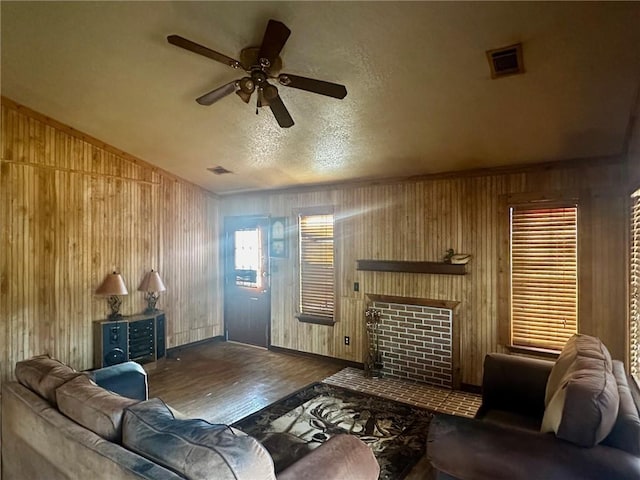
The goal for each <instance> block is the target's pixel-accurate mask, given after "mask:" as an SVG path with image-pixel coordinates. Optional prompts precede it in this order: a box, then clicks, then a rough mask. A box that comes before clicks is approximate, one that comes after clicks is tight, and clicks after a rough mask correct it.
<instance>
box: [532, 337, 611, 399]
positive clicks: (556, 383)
mask: <svg viewBox="0 0 640 480" xmlns="http://www.w3.org/2000/svg"><path fill="white" fill-rule="evenodd" d="M578 357H589V358H595V359H598V360H602V361H603V362H605V365H606V367H607V369H608V371H611V368H612V367H611V355H610V354H609V350H607V347H606V346H605V345H604V343H602V341H600V339H599V338H597V337H591V336H589V335H579V334H576V335H573V336H572V337H571V338H570V339H569V340H567V343H566V344H565V346H564V348H563V349H562V352H560V356H559V357H558V359H557V360H556V363H555V364H554V365H553V368H552V369H551V373H550V374H549V379H548V380H547V389H546V393H545V399H544V404H545V407H546V406H547V405H549V402H550V401H551V398H552V397H553V396H554V395H555V394H556V392H557V391H558V389H559V388H560V387H561V385H562V379H563V377H564V376H565V375H566V374H567V372H568V371H569V369H571V367H572V365H573V363H574V362H575V360H576V358H578Z"/></svg>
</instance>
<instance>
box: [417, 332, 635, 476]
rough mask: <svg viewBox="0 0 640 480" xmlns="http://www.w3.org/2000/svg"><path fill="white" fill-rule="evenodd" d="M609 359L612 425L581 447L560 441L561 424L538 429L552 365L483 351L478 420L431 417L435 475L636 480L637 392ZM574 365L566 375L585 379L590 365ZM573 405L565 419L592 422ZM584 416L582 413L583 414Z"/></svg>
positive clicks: (429, 451)
mask: <svg viewBox="0 0 640 480" xmlns="http://www.w3.org/2000/svg"><path fill="white" fill-rule="evenodd" d="M582 340H584V338H582ZM605 350H606V348H605ZM607 354H608V352H607ZM588 356H589V353H587V357H588ZM588 360H589V361H591V360H593V359H588ZM609 362H610V364H609V365H610V367H611V368H610V369H611V372H610V373H611V374H612V375H609V376H608V377H607V378H609V379H613V378H614V377H615V382H613V381H611V380H610V381H609V383H613V390H617V395H618V396H616V397H615V398H616V401H617V405H616V406H615V408H614V410H615V411H614V412H613V415H614V419H613V420H612V421H615V425H614V426H613V428H612V429H610V432H609V433H608V435H607V436H606V438H604V440H602V441H599V442H598V443H597V444H595V445H593V446H590V447H585V446H580V445H579V444H576V443H575V442H572V441H567V440H564V439H562V438H558V436H561V437H562V436H566V435H564V433H565V432H563V430H562V428H565V427H563V426H562V425H561V427H560V429H559V430H558V433H556V434H554V433H553V432H552V433H541V431H540V428H541V424H542V422H543V417H544V414H545V394H547V395H549V394H548V393H547V392H546V390H547V383H548V380H549V377H550V374H551V372H552V368H553V367H554V362H551V361H544V360H536V359H531V358H526V357H518V356H514V355H504V354H489V355H487V357H486V358H485V362H484V377H483V385H482V406H481V408H480V409H479V411H478V413H477V415H476V418H462V417H455V416H451V415H436V417H435V418H434V419H433V421H432V423H431V426H430V429H429V439H428V445H427V455H428V456H429V459H430V461H431V464H432V466H433V467H434V470H435V471H436V474H435V475H436V478H437V479H438V480H445V479H446V480H451V479H459V480H485V479H486V480H489V479H490V480H500V479H505V480H507V479H508V480H520V479H522V480H524V479H544V480H555V479H557V480H573V479H575V480H590V479H593V480H618V479H620V480H632V479H635V480H638V479H640V417H639V414H638V410H639V405H640V393H639V392H638V389H637V386H636V384H635V383H634V382H633V380H632V379H631V378H629V377H628V376H627V375H626V374H625V371H624V366H623V364H622V363H621V362H618V361H615V360H614V361H611V360H609ZM595 363H596V364H599V362H597V361H596V362H595ZM605 363H606V362H603V364H605ZM572 368H573V370H571V369H570V370H569V373H568V374H567V375H568V376H569V377H571V376H573V378H576V377H577V378H579V379H584V378H586V377H587V376H588V375H590V373H589V371H588V370H585V369H581V368H578V367H572ZM571 381H574V380H571V379H568V378H566V377H565V378H563V382H564V383H562V382H561V384H560V386H559V388H560V389H565V390H566V389H567V388H568V387H567V386H568V385H569V383H570V382H571ZM615 387H617V388H615ZM551 393H553V392H551ZM601 396H602V395H601ZM567 398H568V397H567ZM571 402H573V403H571ZM571 402H568V403H567V404H565V405H564V411H563V412H562V413H563V420H562V421H564V418H565V416H568V415H570V416H572V417H573V418H572V421H574V422H575V423H576V424H577V425H578V428H582V426H583V424H587V423H589V422H588V420H589V419H588V415H587V414H586V413H584V412H581V411H579V409H578V411H573V412H567V410H569V409H571V408H573V409H574V410H576V408H575V406H576V403H575V398H574V399H573V400H572V401H571ZM591 403H593V402H591ZM580 405H585V404H580ZM588 405H590V404H588ZM581 408H583V407H582V406H581ZM588 408H589V406H587V408H583V409H584V410H588ZM596 413H597V415H599V414H600V412H596ZM583 414H584V418H582V417H581V416H582V415H583ZM570 420H571V419H570ZM570 420H567V423H569V421H570ZM565 430H566V428H565ZM567 437H568V438H570V436H567ZM578 443H582V442H580V441H578Z"/></svg>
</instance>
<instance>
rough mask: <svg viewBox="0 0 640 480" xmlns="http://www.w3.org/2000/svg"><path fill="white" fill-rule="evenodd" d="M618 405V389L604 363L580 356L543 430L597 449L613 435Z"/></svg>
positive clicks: (549, 410)
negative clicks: (598, 445)
mask: <svg viewBox="0 0 640 480" xmlns="http://www.w3.org/2000/svg"><path fill="white" fill-rule="evenodd" d="M618 403H619V395H618V386H617V384H616V380H615V377H614V376H613V373H611V372H610V371H607V369H606V365H605V362H604V360H598V359H595V358H589V357H578V358H576V360H575V362H574V364H573V366H572V367H571V369H570V370H569V371H568V372H567V374H566V375H565V377H564V378H563V379H562V382H561V387H560V388H559V389H558V391H556V393H555V395H554V396H553V397H552V399H551V401H550V402H549V405H548V406H547V408H546V409H545V412H544V417H543V419H542V426H541V428H540V430H541V431H542V432H555V434H556V436H557V437H558V438H561V439H563V440H567V441H569V442H572V443H575V444H576V445H580V446H582V447H593V446H594V445H597V444H598V443H600V442H601V441H602V440H604V439H605V438H606V437H607V435H609V433H610V432H611V429H612V428H613V425H614V423H615V421H616V417H617V416H618Z"/></svg>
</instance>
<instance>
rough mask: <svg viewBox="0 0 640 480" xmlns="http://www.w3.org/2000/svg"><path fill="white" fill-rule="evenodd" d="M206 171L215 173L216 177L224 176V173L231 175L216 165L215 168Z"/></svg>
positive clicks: (229, 171)
mask: <svg viewBox="0 0 640 480" xmlns="http://www.w3.org/2000/svg"><path fill="white" fill-rule="evenodd" d="M207 170H209V171H210V172H213V173H215V174H216V175H224V174H226V173H233V172H232V171H231V170H227V169H226V168H224V167H221V166H220V165H218V166H217V167H210V168H207Z"/></svg>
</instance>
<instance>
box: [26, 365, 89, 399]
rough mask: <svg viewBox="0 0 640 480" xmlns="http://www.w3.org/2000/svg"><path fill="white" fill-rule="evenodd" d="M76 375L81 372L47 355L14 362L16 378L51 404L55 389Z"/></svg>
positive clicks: (54, 396)
mask: <svg viewBox="0 0 640 480" xmlns="http://www.w3.org/2000/svg"><path fill="white" fill-rule="evenodd" d="M78 375H82V374H81V373H79V372H76V371H75V370H74V369H73V368H71V367H69V366H67V365H65V364H64V363H61V362H59V361H58V360H55V359H53V358H51V357H50V356H49V355H38V356H37V357H32V358H30V359H28V360H23V361H21V362H18V363H16V379H17V380H18V381H19V382H20V383H21V384H22V385H24V386H25V387H27V388H28V389H29V390H32V391H34V392H35V393H37V394H38V395H40V396H41V397H42V398H44V399H46V400H48V401H49V402H50V403H52V404H53V405H55V404H56V389H57V388H58V387H59V386H61V385H63V384H64V383H66V382H68V381H69V380H71V379H73V378H75V377H77V376H78Z"/></svg>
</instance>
